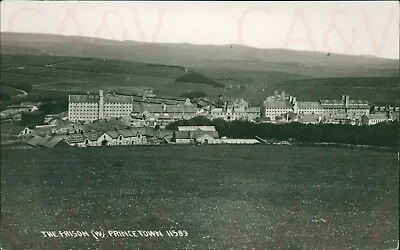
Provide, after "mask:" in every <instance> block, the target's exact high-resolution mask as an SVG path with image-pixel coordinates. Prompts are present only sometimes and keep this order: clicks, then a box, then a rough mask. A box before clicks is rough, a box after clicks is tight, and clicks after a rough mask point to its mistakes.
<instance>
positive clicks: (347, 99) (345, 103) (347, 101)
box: [344, 95, 350, 107]
mask: <svg viewBox="0 0 400 250" xmlns="http://www.w3.org/2000/svg"><path fill="white" fill-rule="evenodd" d="M349 101H350V96H348V95H346V96H345V100H344V105H345V106H346V107H348V106H349Z"/></svg>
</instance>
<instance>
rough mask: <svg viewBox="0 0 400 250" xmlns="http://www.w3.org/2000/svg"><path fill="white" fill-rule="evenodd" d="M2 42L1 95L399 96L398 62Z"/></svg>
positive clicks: (220, 49) (36, 37)
mask: <svg viewBox="0 0 400 250" xmlns="http://www.w3.org/2000/svg"><path fill="white" fill-rule="evenodd" d="M10 35H11V36H10ZM1 40H2V46H1V52H2V55H1V85H2V86H7V88H4V87H2V88H1V91H0V92H1V93H2V96H5V97H7V96H8V95H10V93H11V95H13V93H14V94H15V93H17V92H18V89H20V90H23V91H26V92H28V93H29V95H28V97H32V96H35V95H36V97H37V98H40V96H42V95H47V96H48V95H49V94H50V93H51V95H55V96H66V94H67V93H69V92H74V93H85V92H95V91H98V89H103V90H105V91H115V92H124V93H137V92H139V91H142V90H143V89H147V88H151V89H153V90H154V92H155V94H157V95H168V96H185V95H186V94H187V93H192V92H204V93H206V94H207V95H208V96H210V97H211V98H216V97H217V96H218V95H220V94H223V95H225V96H229V97H232V98H235V97H241V98H245V99H247V100H248V101H250V103H252V104H259V103H260V102H261V101H262V100H263V99H264V98H265V97H266V96H267V95H270V94H272V93H273V92H274V91H275V90H276V89H278V90H286V91H287V92H288V93H290V94H292V95H296V96H298V98H299V99H304V100H314V99H320V98H322V99H323V98H338V96H340V94H343V93H346V94H349V95H351V97H352V98H361V99H368V100H369V101H371V102H390V103H393V102H397V101H398V96H399V95H398V92H399V88H398V82H399V76H398V67H399V66H398V60H388V59H382V58H375V57H366V56H348V55H334V54H333V55H330V56H327V55H326V54H324V53H315V52H304V51H289V50H280V49H273V50H262V49H256V48H249V47H244V46H239V45H226V46H212V45H191V44H145V43H139V42H134V41H125V42H119V41H110V40H103V39H95V40H93V39H92V38H81V37H65V36H57V35H41V34H11V33H2V36H1ZM10 88H13V89H10ZM44 93H45V94H44ZM36 97H35V98H36ZM18 98H20V97H18ZM6 99H7V98H6Z"/></svg>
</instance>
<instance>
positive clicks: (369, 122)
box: [361, 114, 389, 125]
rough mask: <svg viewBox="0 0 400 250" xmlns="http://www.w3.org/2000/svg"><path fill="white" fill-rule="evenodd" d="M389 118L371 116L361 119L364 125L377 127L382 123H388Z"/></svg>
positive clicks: (378, 115)
mask: <svg viewBox="0 0 400 250" xmlns="http://www.w3.org/2000/svg"><path fill="white" fill-rule="evenodd" d="M388 121H389V117H388V115H387V114H369V115H364V116H362V117H361V122H362V124H365V125H375V124H377V123H381V122H388Z"/></svg>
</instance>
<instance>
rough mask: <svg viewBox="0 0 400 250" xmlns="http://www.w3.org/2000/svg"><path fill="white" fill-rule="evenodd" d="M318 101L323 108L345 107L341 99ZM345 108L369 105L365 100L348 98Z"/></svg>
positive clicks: (366, 107) (364, 107)
mask: <svg viewBox="0 0 400 250" xmlns="http://www.w3.org/2000/svg"><path fill="white" fill-rule="evenodd" d="M320 103H321V106H322V107H323V108H346V106H345V103H344V101H342V100H320ZM347 108H362V109H369V108H370V107H369V104H368V102H367V101H363V100H349V105H348V106H347Z"/></svg>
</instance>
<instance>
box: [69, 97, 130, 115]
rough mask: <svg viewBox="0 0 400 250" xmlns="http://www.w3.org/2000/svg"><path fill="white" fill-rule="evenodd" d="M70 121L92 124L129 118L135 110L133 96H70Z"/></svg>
mask: <svg viewBox="0 0 400 250" xmlns="http://www.w3.org/2000/svg"><path fill="white" fill-rule="evenodd" d="M68 100H69V104H68V119H69V120H70V121H83V122H92V121H95V120H98V119H104V118H110V117H121V116H129V115H130V114H131V112H132V110H133V98H132V96H125V95H116V94H107V95H104V94H103V91H102V90H100V91H99V95H91V94H89V93H88V94H86V95H69V99H68Z"/></svg>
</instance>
